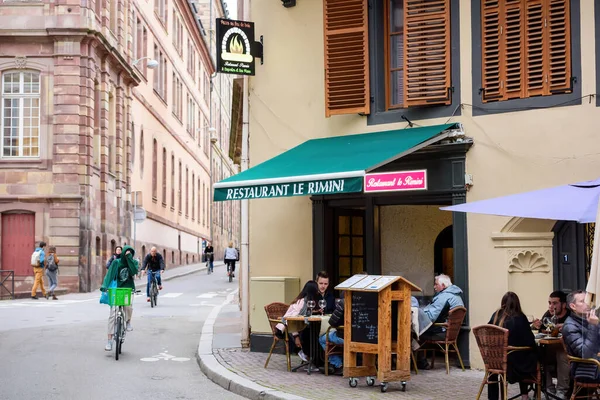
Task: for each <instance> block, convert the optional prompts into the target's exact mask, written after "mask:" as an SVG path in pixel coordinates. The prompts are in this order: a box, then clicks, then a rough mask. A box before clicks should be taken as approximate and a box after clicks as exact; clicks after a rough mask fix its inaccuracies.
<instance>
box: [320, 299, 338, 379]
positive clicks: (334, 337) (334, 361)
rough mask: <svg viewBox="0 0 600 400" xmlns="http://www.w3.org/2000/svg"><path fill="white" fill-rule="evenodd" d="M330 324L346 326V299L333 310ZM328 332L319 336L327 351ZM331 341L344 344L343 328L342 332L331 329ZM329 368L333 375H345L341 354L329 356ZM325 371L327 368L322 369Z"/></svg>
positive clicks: (322, 345)
mask: <svg viewBox="0 0 600 400" xmlns="http://www.w3.org/2000/svg"><path fill="white" fill-rule="evenodd" d="M329 325H331V326H332V327H334V328H338V327H340V326H341V327H344V299H341V300H340V301H339V302H338V303H337V305H336V307H335V310H334V311H333V314H331V317H330V318H329ZM326 335H327V334H324V335H321V337H320V338H319V343H320V344H321V347H322V348H323V350H325V351H327V349H326V348H325V346H326V344H327V343H326V341H325V340H326V338H325V336H326ZM329 341H330V342H331V343H333V344H336V345H340V346H343V345H344V331H343V330H342V331H341V332H338V331H337V330H334V329H332V330H330V331H329ZM327 367H328V368H329V373H330V374H332V375H343V372H344V368H343V361H342V356H341V355H339V354H332V355H330V356H329V365H328V366H327ZM322 372H323V373H325V370H323V371H322Z"/></svg>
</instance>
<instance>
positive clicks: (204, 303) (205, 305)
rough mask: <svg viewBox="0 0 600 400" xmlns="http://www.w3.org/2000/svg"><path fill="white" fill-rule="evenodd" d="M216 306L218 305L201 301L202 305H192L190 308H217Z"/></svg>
mask: <svg viewBox="0 0 600 400" xmlns="http://www.w3.org/2000/svg"><path fill="white" fill-rule="evenodd" d="M215 306H218V304H211V303H209V302H207V301H201V302H200V303H192V304H190V307H215Z"/></svg>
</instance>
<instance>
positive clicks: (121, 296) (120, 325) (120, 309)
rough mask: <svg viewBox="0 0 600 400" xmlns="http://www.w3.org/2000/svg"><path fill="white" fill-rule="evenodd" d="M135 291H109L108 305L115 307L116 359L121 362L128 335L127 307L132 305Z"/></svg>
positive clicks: (120, 289) (111, 289)
mask: <svg viewBox="0 0 600 400" xmlns="http://www.w3.org/2000/svg"><path fill="white" fill-rule="evenodd" d="M132 292H133V290H131V289H129V288H109V289H108V304H109V305H110V306H111V307H115V306H116V308H115V331H114V334H113V339H114V341H115V359H116V360H117V361H118V360H119V354H121V352H122V346H123V343H124V342H125V334H126V333H127V329H126V326H125V325H126V322H127V321H125V307H126V306H130V305H131V297H132Z"/></svg>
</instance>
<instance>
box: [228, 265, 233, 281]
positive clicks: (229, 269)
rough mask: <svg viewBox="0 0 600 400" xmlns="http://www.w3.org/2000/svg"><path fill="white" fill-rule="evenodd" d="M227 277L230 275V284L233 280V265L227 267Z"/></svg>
mask: <svg viewBox="0 0 600 400" xmlns="http://www.w3.org/2000/svg"><path fill="white" fill-rule="evenodd" d="M227 275H229V282H231V281H232V280H233V272H231V265H228V266H227Z"/></svg>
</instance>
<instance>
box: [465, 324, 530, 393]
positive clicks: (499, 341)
mask: <svg viewBox="0 0 600 400" xmlns="http://www.w3.org/2000/svg"><path fill="white" fill-rule="evenodd" d="M473 334H474V335H475V340H476V341H477V346H479V351H480V352H481V358H482V359H483V363H484V365H485V375H484V377H483V381H482V382H481V386H480V387H479V393H478V394H477V400H479V398H480V397H481V393H482V392H483V387H484V386H485V385H489V384H496V383H497V384H501V385H502V388H503V394H502V398H503V399H504V400H507V398H508V380H507V376H506V370H507V368H508V361H507V360H508V355H509V354H510V353H512V352H514V351H535V349H532V348H530V347H526V346H525V347H516V346H509V345H508V329H505V328H501V327H499V326H496V325H480V326H476V327H474V328H473ZM494 374H496V375H498V381H490V376H491V375H494ZM523 382H524V383H531V384H533V385H535V392H536V397H535V398H536V399H541V398H542V397H541V396H542V376H541V372H540V365H539V363H538V366H537V372H536V376H535V377H532V378H531V379H526V380H524V381H523Z"/></svg>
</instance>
